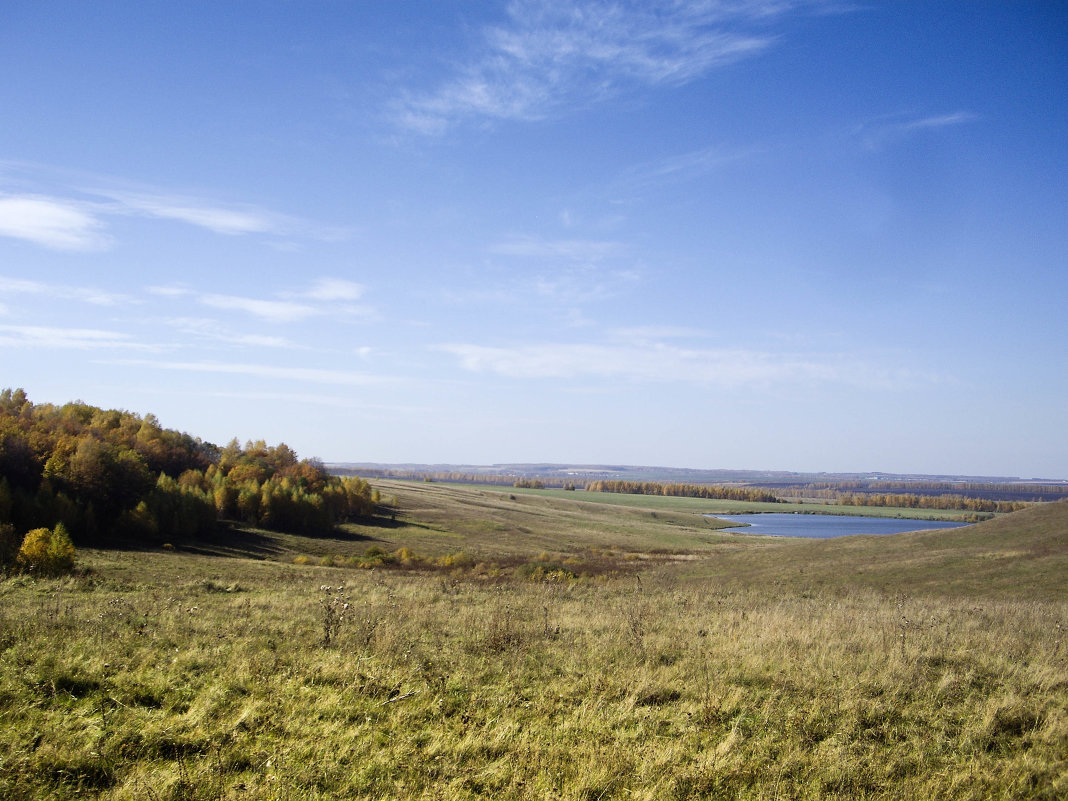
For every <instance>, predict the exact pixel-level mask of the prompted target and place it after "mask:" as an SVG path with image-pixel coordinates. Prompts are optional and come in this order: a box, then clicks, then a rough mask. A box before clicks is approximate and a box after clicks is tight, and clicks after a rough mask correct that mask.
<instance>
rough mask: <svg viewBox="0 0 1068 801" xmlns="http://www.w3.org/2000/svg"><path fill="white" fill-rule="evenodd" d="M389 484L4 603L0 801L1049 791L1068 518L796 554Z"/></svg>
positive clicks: (1063, 722)
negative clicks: (310, 530)
mask: <svg viewBox="0 0 1068 801" xmlns="http://www.w3.org/2000/svg"><path fill="white" fill-rule="evenodd" d="M377 486H378V488H379V489H380V491H381V492H382V494H383V495H384V496H385V497H386V498H387V499H393V498H395V500H396V514H395V516H394V518H393V519H391V517H390V515H387V516H385V517H384V518H382V519H380V520H379V521H377V522H376V523H374V524H366V525H353V526H348V527H346V530H345V531H344V532H341V533H339V534H338V535H337V536H331V537H322V538H304V537H297V536H292V535H276V534H269V533H266V532H258V531H246V532H244V533H242V534H240V536H235V537H232V538H230V539H229V540H228V541H227V542H225V543H203V542H201V543H174V545H173V547H172V548H169V549H161V550H159V551H150V552H149V551H145V552H133V551H126V552H124V551H92V552H85V553H82V554H80V560H81V564H82V566H83V567H84V568H86V572H85V573H83V574H82V575H78V576H74V577H68V578H61V579H40V580H34V579H31V578H28V577H14V578H9V579H7V580H4V581H2V582H0V797H2V798H10V799H50V798H51V799H61V798H63V799H66V798H104V799H160V800H162V799H175V800H177V799H305V798H319V799H327V798H331V799H333V798H357V799H372V798H374V799H379V798H396V799H476V798H487V799H488V798H493V799H497V798H502V799H550V798H552V799H591V800H592V799H610V798H619V799H698V798H739V799H758V798H759V799H775V798H813V799H816V798H842V799H845V798H849V799H854V798H870V799H876V798H878V799H913V798H918V797H922V798H932V799H989V798H1006V799H1007V798H1038V799H1043V798H1045V799H1055V798H1063V797H1065V796H1066V794H1068V643H1066V642H1065V633H1066V629H1068V581H1066V576H1068V504H1064V503H1061V504H1049V505H1045V506H1039V507H1035V508H1032V509H1028V510H1026V511H1023V512H1019V513H1016V514H1013V515H1007V516H1004V517H1002V518H999V519H997V520H993V521H989V522H987V523H982V524H979V525H977V526H975V527H968V528H963V529H956V530H953V531H949V532H946V531H942V532H934V533H915V534H908V535H896V536H892V537H850V538H845V539H841V540H825V541H817V540H805V541H789V540H781V539H778V538H760V537H755V536H753V537H749V536H745V535H737V534H724V533H718V532H717V531H716V528H715V526H716V522H715V521H714V520H710V519H708V518H704V517H701V514H700V513H701V512H706V511H709V509H708V506H709V504H710V503H715V502H707V501H702V502H700V505H699V506H693V507H690V506H687V505H685V504H682V503H681V502H685V501H688V500H689V499H667V498H640V499H639V500H640V501H641V502H640V503H637V504H636V505H623V504H621V503H618V502H617V501H618V499H620V498H623V497H625V496H603V497H602V496H600V495H598V496H596V499H597V500H598V501H601V500H603V501H604V502H603V503H593V502H591V500H592V496H586V495H584V494H582V493H578V494H576V493H566V495H567V497H556V496H555V495H554V494H550V493H538V492H533V493H531V492H527V491H519V490H516V491H514V492H510V491H500V490H497V489H492V490H491V489H488V488H479V487H453V486H445V485H439V484H414V483H403V482H380V483H379V484H378V485H377ZM646 502H647V503H646ZM663 502H671V503H670V504H665V503H663ZM675 504H680V505H675ZM780 510H781V509H780ZM880 511H882V510H880ZM369 548H374V549H375V550H373V551H372V554H378V555H377V556H373V557H371V556H368V549H369ZM401 549H407V550H405V551H401ZM397 551H401V553H402V554H403V556H397V557H391V558H383V557H382V556H381V554H382V553H383V552H384V553H387V554H388V553H393V552H397ZM294 559H296V560H297V561H300V562H306V564H294ZM361 562H362V563H364V564H377V566H376V567H374V568H373V569H360V568H357V567H346V566H344V565H355V564H357V563H361ZM321 563H326V564H329V565H338V564H340V565H342V566H340V567H339V566H323V564H321Z"/></svg>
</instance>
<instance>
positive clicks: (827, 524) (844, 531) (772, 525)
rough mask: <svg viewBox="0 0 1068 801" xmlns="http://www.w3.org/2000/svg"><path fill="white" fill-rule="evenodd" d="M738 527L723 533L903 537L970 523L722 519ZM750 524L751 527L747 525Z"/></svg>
mask: <svg viewBox="0 0 1068 801" xmlns="http://www.w3.org/2000/svg"><path fill="white" fill-rule="evenodd" d="M709 517H719V518H720V519H721V520H730V521H731V522H734V523H737V524H738V527H737V528H735V527H733V526H732V527H731V528H726V529H722V530H723V531H734V532H737V533H739V534H772V535H776V536H779V537H815V538H817V539H828V538H830V537H846V536H849V535H851V534H901V533H903V532H905V531H921V530H924V529H933V528H959V527H961V526H966V525H968V524H967V523H951V522H949V521H946V520H912V519H909V518H904V517H858V516H857V515H798V514H777V513H770V514H752V515H735V516H733V517H729V518H728V517H723V516H722V515H709ZM746 523H748V524H749V525H748V526H747V525H745V524H746Z"/></svg>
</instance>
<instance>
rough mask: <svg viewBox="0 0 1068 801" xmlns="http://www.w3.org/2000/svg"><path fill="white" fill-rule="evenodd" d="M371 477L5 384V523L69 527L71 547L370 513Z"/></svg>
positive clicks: (1, 423) (0, 490)
mask: <svg viewBox="0 0 1068 801" xmlns="http://www.w3.org/2000/svg"><path fill="white" fill-rule="evenodd" d="M377 500H378V499H377V498H376V497H375V493H374V492H373V491H372V490H371V487H370V485H369V484H368V483H367V482H366V481H364V480H362V479H360V478H355V477H338V476H334V475H331V474H330V473H328V472H327V470H326V469H325V468H324V467H323V465H322V464H321V463H320V462H318V461H317V460H314V459H298V458H297V455H296V453H294V452H293V451H292V450H291V449H290V448H289V447H288V446H286V445H285V444H284V443H283V444H280V445H276V446H268V445H267V444H266V443H264V442H263V441H262V440H260V441H257V442H248V443H246V444H245V445H244V446H243V447H242V446H241V445H240V444H239V443H238V442H237V440H236V439H235V440H233V441H231V442H230V443H229V444H228V445H226V446H225V447H221V448H220V447H219V446H217V445H212V444H210V443H207V442H204V441H202V440H200V439H197V438H194V437H192V436H190V435H189V434H185V433H181V432H178V431H174V430H171V429H165V428H163V427H162V426H160V424H159V421H158V420H157V419H156V417H155V416H154V415H151V414H148V415H145V416H144V417H141V416H140V415H137V414H133V413H131V412H127V411H117V410H105V409H100V408H97V407H95V406H90V405H88V404H85V403H81V402H78V401H76V402H73V403H67V404H65V405H63V406H54V405H52V404H34V403H32V402H31V401H30V400H29V399H28V398H27V397H26V393H25V392H24V391H23V390H21V389H20V390H14V391H12V390H10V389H5V390H3V391H2V392H0V523H9V524H12V525H14V527H15V529H16V530H17V531H21V532H26V531H30V530H32V529H36V528H39V527H48V528H51V527H53V526H55V525H57V524H59V523H62V524H63V526H64V527H65V528H66V530H67V531H69V532H70V534H71V538H72V539H73V540H74V542H75V543H76V544H82V545H84V544H94V543H101V542H110V541H115V540H120V541H124V542H130V541H132V542H146V543H147V542H162V541H165V540H167V539H171V538H181V537H192V536H201V535H206V534H211V533H213V532H215V531H216V530H217V526H218V524H219V522H220V521H224V520H236V521H241V522H243V523H247V524H249V525H253V526H259V527H261V528H268V529H274V530H278V531H289V532H293V533H313V532H321V531H327V530H329V529H330V528H332V527H333V526H334V525H335V524H337V523H339V522H342V521H345V520H349V519H353V518H356V517H362V516H367V515H371V514H373V512H374V510H375V506H376V503H377Z"/></svg>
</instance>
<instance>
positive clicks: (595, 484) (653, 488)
mask: <svg viewBox="0 0 1068 801" xmlns="http://www.w3.org/2000/svg"><path fill="white" fill-rule="evenodd" d="M586 489H587V490H588V491H589V492H615V493H620V494H623V495H668V496H672V497H676V498H712V499H716V500H727V501H758V502H764V503H779V502H780V498H779V497H778V496H777V495H775V493H773V492H770V491H768V490H765V489H760V488H759V487H717V486H709V485H701V484H661V483H659V482H656V481H591V482H590V483H588V484H587V485H586Z"/></svg>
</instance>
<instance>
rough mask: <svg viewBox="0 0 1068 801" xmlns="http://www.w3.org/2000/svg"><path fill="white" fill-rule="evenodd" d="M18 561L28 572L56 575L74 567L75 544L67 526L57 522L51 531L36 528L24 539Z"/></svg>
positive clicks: (67, 571)
mask: <svg viewBox="0 0 1068 801" xmlns="http://www.w3.org/2000/svg"><path fill="white" fill-rule="evenodd" d="M16 562H17V564H18V566H19V568H20V569H22V570H25V571H26V572H28V573H38V574H41V575H46V576H56V575H59V574H60V573H69V572H70V571H71V570H73V569H74V544H73V543H72V542H71V541H70V535H69V534H67V527H66V526H64V525H63V524H62V523H57V524H56V527H55V528H54V529H52V530H51V531H49V530H48V529H47V528H35V529H33V530H32V531H30V532H28V533H27V534H26V536H25V538H24V539H23V540H22V547H21V548H19V553H18V556H17V557H16Z"/></svg>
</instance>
